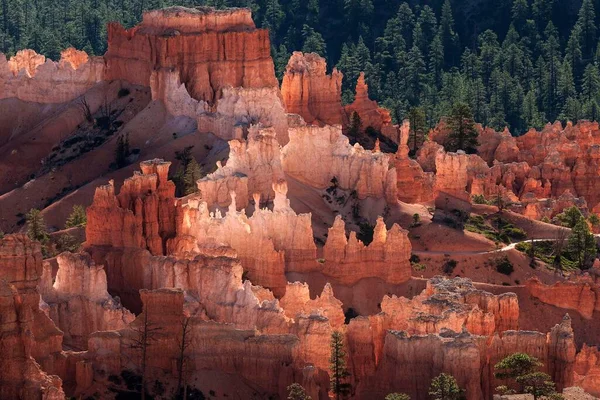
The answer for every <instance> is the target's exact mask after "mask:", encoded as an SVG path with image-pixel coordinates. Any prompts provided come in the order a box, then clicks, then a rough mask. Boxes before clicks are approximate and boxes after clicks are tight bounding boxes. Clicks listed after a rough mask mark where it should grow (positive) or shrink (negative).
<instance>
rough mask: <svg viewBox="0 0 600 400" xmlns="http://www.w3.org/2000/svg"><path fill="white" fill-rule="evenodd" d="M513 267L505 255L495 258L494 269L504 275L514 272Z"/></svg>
mask: <svg viewBox="0 0 600 400" xmlns="http://www.w3.org/2000/svg"><path fill="white" fill-rule="evenodd" d="M514 270H515V268H514V267H513V265H512V263H511V262H510V260H509V259H508V257H507V256H504V257H502V258H500V259H498V260H496V271H498V272H499V273H501V274H504V275H510V274H512V273H513V272H514Z"/></svg>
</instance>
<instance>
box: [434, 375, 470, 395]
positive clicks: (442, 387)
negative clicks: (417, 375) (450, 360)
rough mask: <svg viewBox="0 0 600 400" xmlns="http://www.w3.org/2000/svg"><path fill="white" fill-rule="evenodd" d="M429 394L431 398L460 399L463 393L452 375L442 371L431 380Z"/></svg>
mask: <svg viewBox="0 0 600 400" xmlns="http://www.w3.org/2000/svg"><path fill="white" fill-rule="evenodd" d="M429 396H430V397H431V399H432V400H460V399H462V397H463V393H462V390H461V389H460V388H459V387H458V383H456V379H454V377H453V376H452V375H449V374H444V373H442V374H440V375H438V376H437V377H435V378H434V379H433V380H432V381H431V386H430V387H429Z"/></svg>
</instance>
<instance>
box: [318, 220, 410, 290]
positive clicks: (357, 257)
mask: <svg viewBox="0 0 600 400" xmlns="http://www.w3.org/2000/svg"><path fill="white" fill-rule="evenodd" d="M410 254H411V245H410V241H409V240H408V232H407V231H405V230H403V229H402V228H400V227H399V226H398V225H396V224H394V226H393V227H392V228H391V229H390V230H389V231H388V230H387V229H386V227H385V224H384V222H383V218H378V219H377V225H376V226H375V230H374V233H373V241H372V242H371V243H370V244H369V245H368V246H365V245H364V244H363V243H362V242H361V241H360V240H358V239H357V238H356V232H354V231H353V232H350V237H349V238H348V239H346V231H345V224H344V221H343V220H342V218H341V217H340V216H339V215H338V216H337V217H336V219H335V222H334V223H333V226H332V227H331V228H330V229H329V234H328V236H327V242H326V243H325V247H324V248H323V258H324V262H323V263H322V265H321V267H320V269H319V270H320V271H321V272H322V273H324V274H325V275H328V276H331V277H333V278H334V279H335V280H336V281H338V282H342V283H344V284H347V285H352V284H354V283H356V282H358V281H359V280H360V279H364V278H369V277H377V278H380V279H383V280H384V281H386V282H390V283H401V282H405V281H407V280H408V279H410V275H411V267H410V262H409V258H410Z"/></svg>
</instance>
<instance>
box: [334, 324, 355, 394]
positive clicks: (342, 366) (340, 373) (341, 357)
mask: <svg viewBox="0 0 600 400" xmlns="http://www.w3.org/2000/svg"><path fill="white" fill-rule="evenodd" d="M330 348H331V356H330V357H329V371H330V384H331V391H332V393H333V394H334V395H335V398H336V400H340V399H343V398H345V397H346V396H348V395H349V394H350V389H351V387H350V384H349V383H348V382H347V380H348V377H349V376H350V373H349V372H348V370H347V368H346V350H345V349H344V336H343V334H342V333H341V332H339V331H334V332H333V333H332V334H331V343H330Z"/></svg>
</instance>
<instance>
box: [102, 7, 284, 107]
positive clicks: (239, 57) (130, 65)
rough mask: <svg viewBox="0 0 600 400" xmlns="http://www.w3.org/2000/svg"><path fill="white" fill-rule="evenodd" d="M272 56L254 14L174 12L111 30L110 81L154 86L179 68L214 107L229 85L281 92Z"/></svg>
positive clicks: (192, 88)
mask: <svg viewBox="0 0 600 400" xmlns="http://www.w3.org/2000/svg"><path fill="white" fill-rule="evenodd" d="M270 51H271V48H270V42H269V33H268V31H267V30H265V29H256V27H255V25H254V22H253V21H252V16H251V12H250V10H249V9H229V10H215V9H212V8H195V9H187V8H183V7H171V8H167V9H163V10H156V11H148V12H145V13H144V16H143V18H142V22H141V24H139V25H138V26H136V27H134V28H132V29H129V30H125V29H124V28H122V27H121V26H120V25H118V24H114V23H113V24H109V25H108V51H107V53H106V55H105V58H106V62H107V79H124V80H127V81H129V82H131V83H135V84H139V85H142V86H150V78H151V74H152V72H153V71H155V70H161V69H176V70H178V71H179V73H180V76H181V82H182V83H183V84H184V85H185V86H186V88H187V91H188V92H189V93H190V95H191V96H192V98H194V99H196V100H203V101H207V102H209V103H214V102H215V101H216V100H218V99H219V98H221V97H222V95H223V93H222V90H223V88H225V87H227V86H231V87H245V88H263V87H277V86H278V84H277V79H276V78H275V72H274V66H273V60H272V59H271V55H270Z"/></svg>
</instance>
